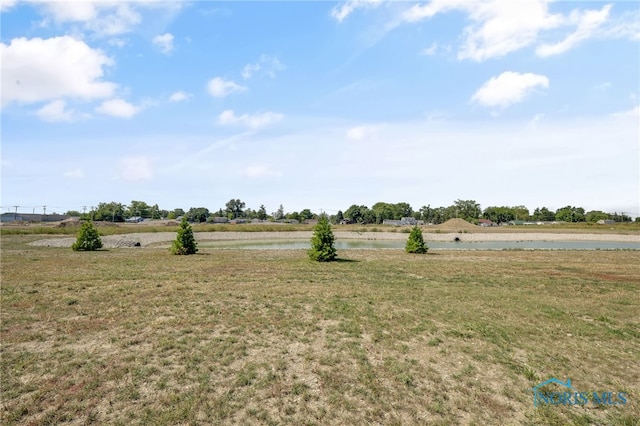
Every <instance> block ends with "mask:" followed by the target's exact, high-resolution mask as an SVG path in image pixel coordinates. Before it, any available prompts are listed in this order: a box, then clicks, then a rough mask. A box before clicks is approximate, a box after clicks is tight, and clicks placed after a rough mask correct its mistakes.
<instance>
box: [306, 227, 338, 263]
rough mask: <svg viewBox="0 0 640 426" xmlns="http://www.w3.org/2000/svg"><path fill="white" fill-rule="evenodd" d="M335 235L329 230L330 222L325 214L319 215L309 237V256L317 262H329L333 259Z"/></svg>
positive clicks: (334, 255)
mask: <svg viewBox="0 0 640 426" xmlns="http://www.w3.org/2000/svg"><path fill="white" fill-rule="evenodd" d="M334 241H335V237H334V236H333V232H332V231H331V224H330V223H329V219H328V218H327V217H326V216H324V215H323V216H321V217H320V219H318V223H317V224H316V226H315V227H314V228H313V237H311V249H310V250H309V251H308V253H309V257H310V258H311V259H312V260H316V261H318V262H330V261H332V260H335V258H336V256H337V254H336V248H335V247H334V246H333V243H334Z"/></svg>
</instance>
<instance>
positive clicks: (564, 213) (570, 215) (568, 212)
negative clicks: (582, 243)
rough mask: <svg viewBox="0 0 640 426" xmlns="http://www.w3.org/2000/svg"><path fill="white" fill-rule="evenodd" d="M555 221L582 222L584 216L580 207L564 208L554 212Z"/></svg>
mask: <svg viewBox="0 0 640 426" xmlns="http://www.w3.org/2000/svg"><path fill="white" fill-rule="evenodd" d="M556 220H558V221H562V222H584V221H585V214H584V209H583V208H582V207H573V206H566V207H562V208H561V209H558V210H556Z"/></svg>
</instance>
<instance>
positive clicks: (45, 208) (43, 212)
mask: <svg viewBox="0 0 640 426" xmlns="http://www.w3.org/2000/svg"><path fill="white" fill-rule="evenodd" d="M42 214H43V216H46V215H47V206H42Z"/></svg>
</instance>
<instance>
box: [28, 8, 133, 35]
mask: <svg viewBox="0 0 640 426" xmlns="http://www.w3.org/2000/svg"><path fill="white" fill-rule="evenodd" d="M35 3H36V4H40V5H41V6H42V10H43V12H44V13H45V15H46V16H47V17H48V18H51V19H53V21H54V22H56V23H57V24H66V23H81V24H82V25H83V29H85V30H88V31H92V32H94V33H96V34H98V35H102V36H112V35H117V34H123V33H127V32H129V31H131V30H132V29H133V28H134V27H135V26H136V25H138V24H139V23H140V22H141V21H142V17H141V15H140V13H138V12H137V11H136V10H135V9H134V7H133V5H134V4H141V3H137V2H136V3H130V2H125V1H122V2H116V1H104V2H103V1H100V2H98V1H72V2H62V1H37V2H35ZM45 23H46V21H45Z"/></svg>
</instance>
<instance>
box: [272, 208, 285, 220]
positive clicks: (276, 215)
mask: <svg viewBox="0 0 640 426" xmlns="http://www.w3.org/2000/svg"><path fill="white" fill-rule="evenodd" d="M273 218H274V219H275V220H282V219H284V207H282V204H280V207H278V210H277V211H276V212H275V213H274V214H273Z"/></svg>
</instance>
